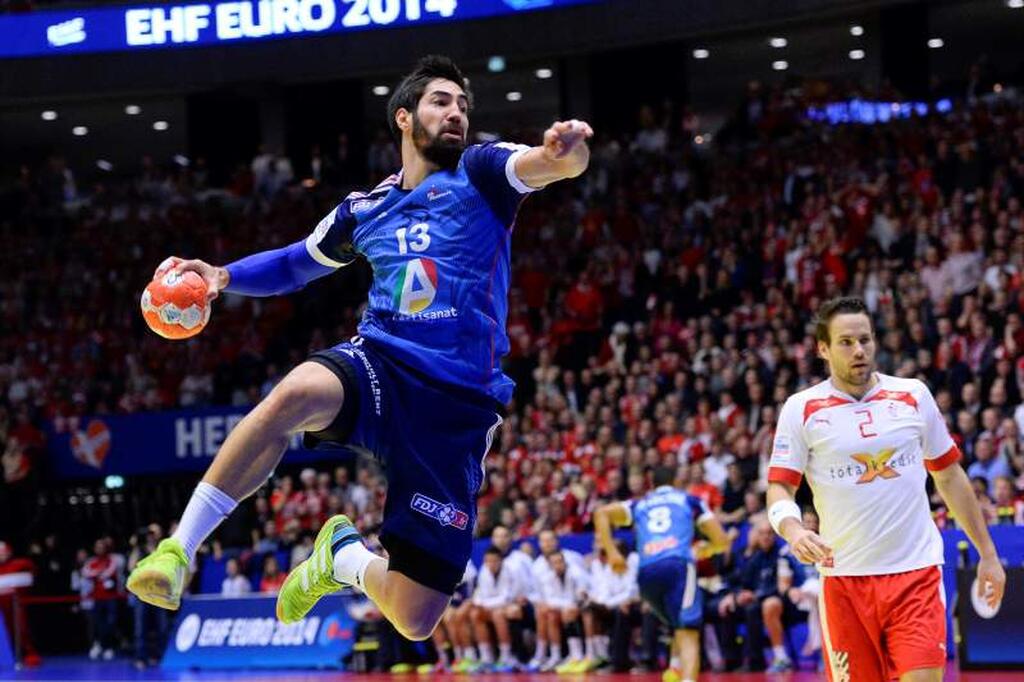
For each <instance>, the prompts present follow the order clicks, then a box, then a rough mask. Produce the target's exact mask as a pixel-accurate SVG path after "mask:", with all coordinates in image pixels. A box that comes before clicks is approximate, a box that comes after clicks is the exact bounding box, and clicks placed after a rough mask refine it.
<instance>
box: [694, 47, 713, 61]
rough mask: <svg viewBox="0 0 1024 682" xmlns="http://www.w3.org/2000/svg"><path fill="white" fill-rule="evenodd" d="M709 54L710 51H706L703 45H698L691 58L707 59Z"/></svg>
mask: <svg viewBox="0 0 1024 682" xmlns="http://www.w3.org/2000/svg"><path fill="white" fill-rule="evenodd" d="M710 56H711V53H710V52H708V51H707V50H706V49H705V48H703V47H698V48H697V49H696V50H694V51H693V58H694V59H707V58H708V57H710Z"/></svg>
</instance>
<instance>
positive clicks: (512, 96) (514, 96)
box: [505, 90, 523, 102]
mask: <svg viewBox="0 0 1024 682" xmlns="http://www.w3.org/2000/svg"><path fill="white" fill-rule="evenodd" d="M522 98H523V93H521V92H519V91H518V90H512V91H511V92H506V93H505V99H507V100H508V101H509V102H518V101H519V100H521V99H522Z"/></svg>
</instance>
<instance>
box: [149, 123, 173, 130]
mask: <svg viewBox="0 0 1024 682" xmlns="http://www.w3.org/2000/svg"><path fill="white" fill-rule="evenodd" d="M170 127H171V126H170V125H169V124H168V123H167V121H154V122H153V130H159V131H161V132H162V131H164V130H167V129H168V128H170Z"/></svg>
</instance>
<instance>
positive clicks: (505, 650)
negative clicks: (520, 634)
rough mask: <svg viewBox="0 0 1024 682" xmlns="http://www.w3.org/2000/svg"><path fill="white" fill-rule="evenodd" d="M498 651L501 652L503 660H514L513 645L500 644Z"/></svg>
mask: <svg viewBox="0 0 1024 682" xmlns="http://www.w3.org/2000/svg"><path fill="white" fill-rule="evenodd" d="M498 651H500V652H501V654H500V655H501V660H502V661H503V662H504V661H507V660H509V659H510V658H512V645H511V644H498Z"/></svg>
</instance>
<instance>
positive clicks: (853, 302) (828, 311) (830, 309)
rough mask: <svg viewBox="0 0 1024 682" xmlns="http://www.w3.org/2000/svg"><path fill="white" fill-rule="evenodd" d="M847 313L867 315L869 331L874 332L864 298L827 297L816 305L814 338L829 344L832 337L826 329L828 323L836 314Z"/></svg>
mask: <svg viewBox="0 0 1024 682" xmlns="http://www.w3.org/2000/svg"><path fill="white" fill-rule="evenodd" d="M847 314H854V315H856V314H863V315H867V317H868V324H870V325H871V332H872V333H874V331H875V325H874V322H872V321H871V312H870V311H869V310H868V306H867V304H866V303H865V302H864V299H862V298H857V297H856V296H840V297H838V298H833V299H829V300H828V301H825V302H824V303H822V304H821V305H820V306H818V314H817V315H816V316H815V318H814V338H815V339H817V340H818V341H824V342H825V343H826V344H831V343H832V337H831V335H830V334H829V331H828V325H829V323H830V322H831V321H832V318H833V317H835V316H836V315H847Z"/></svg>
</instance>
